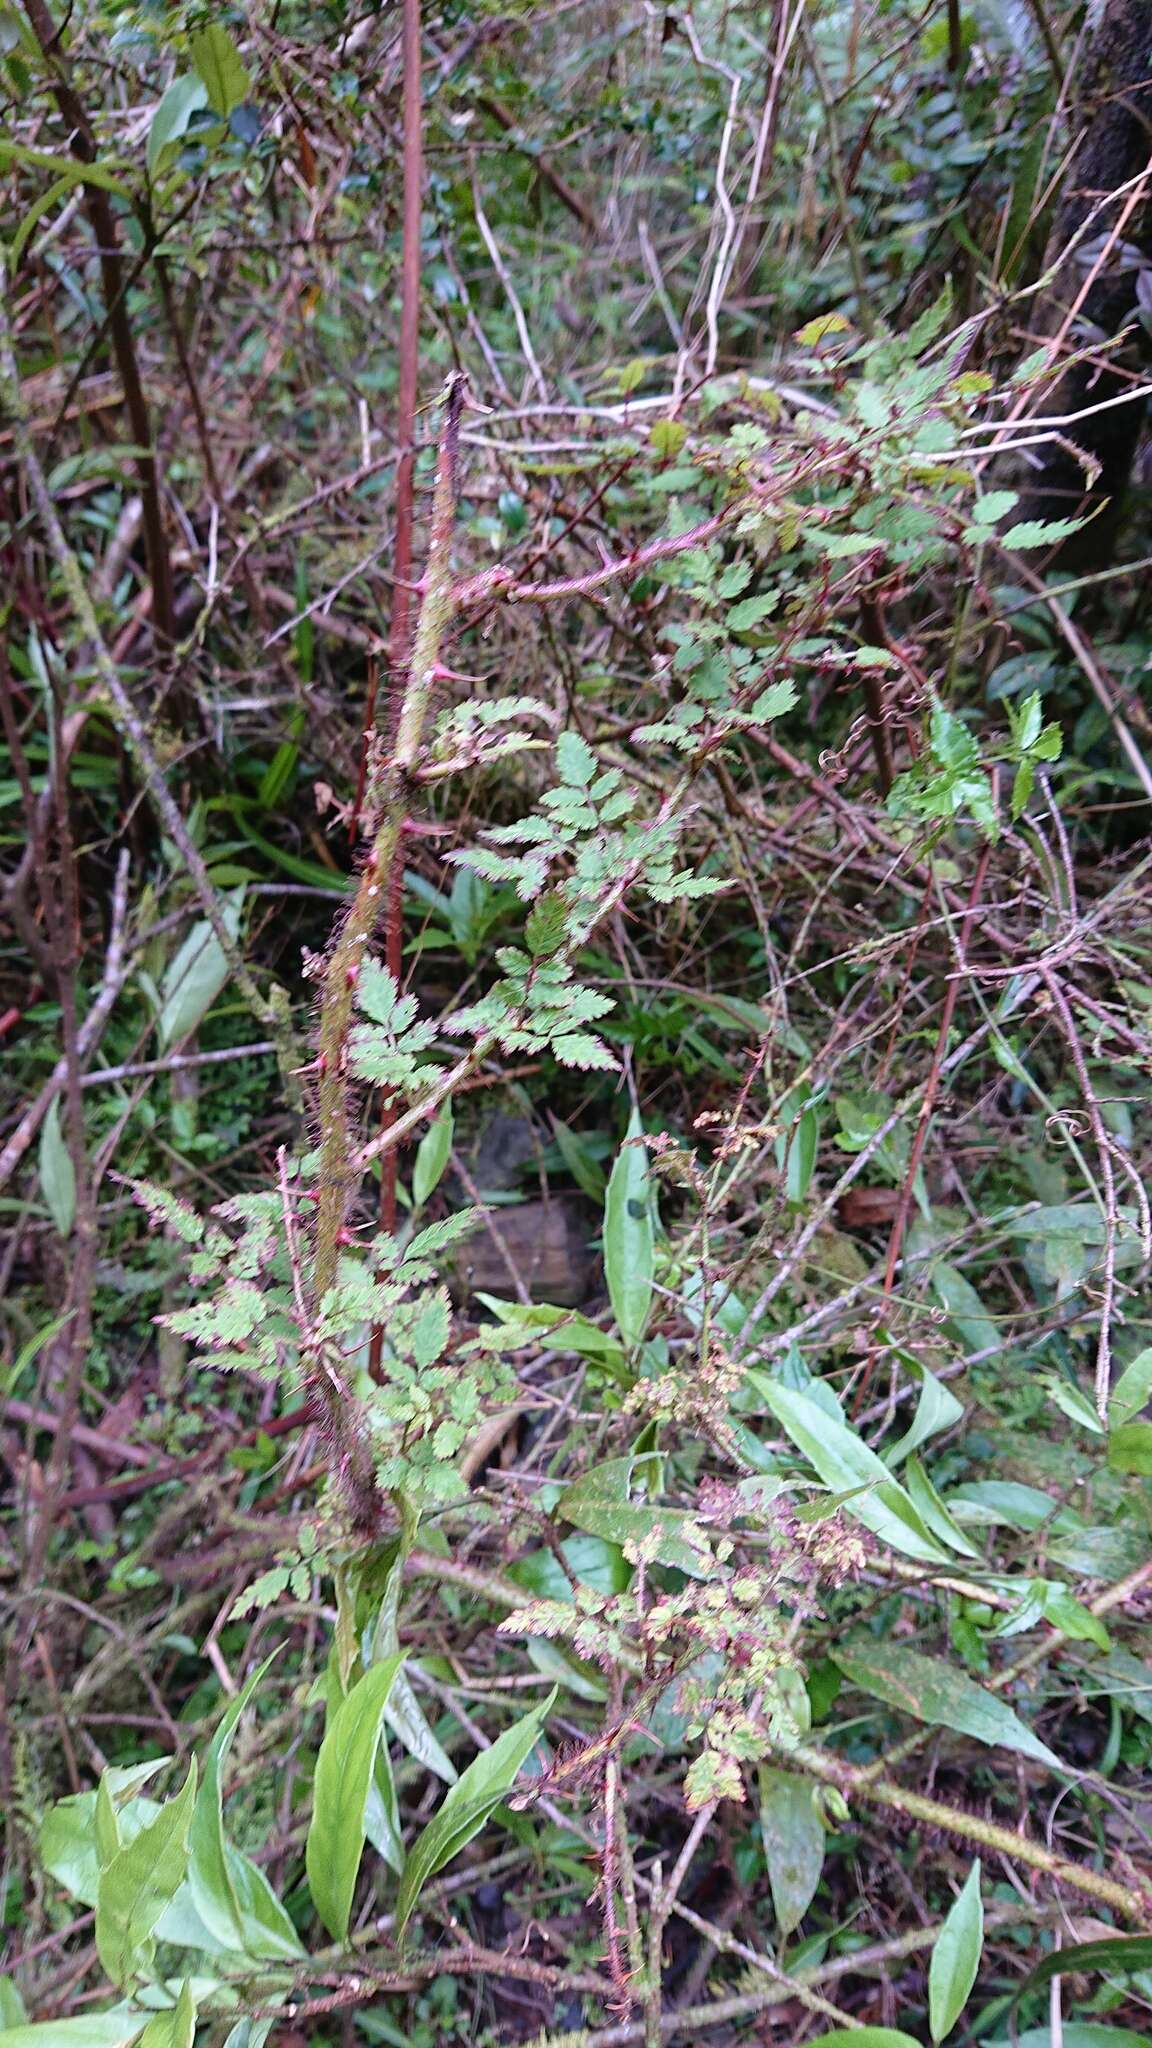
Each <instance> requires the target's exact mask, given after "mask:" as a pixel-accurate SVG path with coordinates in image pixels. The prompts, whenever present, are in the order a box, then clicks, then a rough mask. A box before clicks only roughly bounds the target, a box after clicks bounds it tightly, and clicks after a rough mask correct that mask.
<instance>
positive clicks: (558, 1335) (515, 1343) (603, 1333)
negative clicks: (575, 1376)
mask: <svg viewBox="0 0 1152 2048" xmlns="http://www.w3.org/2000/svg"><path fill="white" fill-rule="evenodd" d="M476 1298H477V1300H478V1301H480V1302H482V1303H483V1305H484V1307H485V1308H486V1309H488V1310H489V1312H490V1313H491V1314H492V1315H494V1316H495V1317H496V1320H497V1325H498V1327H495V1328H494V1327H493V1325H492V1324H490V1323H485V1324H483V1325H482V1326H481V1329H480V1332H479V1335H478V1338H477V1342H478V1343H479V1344H481V1345H482V1346H483V1348H484V1350H485V1351H519V1350H523V1349H524V1347H525V1346H526V1345H530V1346H532V1347H536V1346H538V1345H539V1341H540V1332H541V1331H542V1330H547V1331H549V1332H550V1333H551V1334H552V1342H551V1344H550V1345H549V1349H550V1350H552V1351H574V1352H575V1353H576V1356H577V1357H578V1358H586V1359H588V1360H589V1362H590V1363H591V1364H593V1365H598V1366H599V1367H600V1368H601V1370H602V1371H603V1372H606V1373H608V1374H609V1375H610V1376H611V1377H612V1378H613V1379H621V1380H625V1381H627V1384H628V1385H631V1383H632V1382H631V1375H630V1374H629V1372H628V1361H627V1359H626V1358H625V1356H624V1352H623V1350H622V1348H621V1345H620V1342H619V1339H618V1338H617V1337H616V1336H615V1335H613V1334H611V1333H610V1332H609V1331H607V1330H602V1329H600V1327H599V1325H598V1324H596V1323H593V1322H591V1321H589V1318H588V1317H587V1316H582V1315H580V1314H579V1313H578V1311H577V1310H576V1309H571V1308H562V1307H559V1306H557V1304H556V1303H555V1302H550V1301H537V1302H533V1303H531V1304H530V1305H526V1304H524V1303H521V1302H515V1301H500V1300H499V1299H498V1298H497V1297H496V1296H495V1295H492V1294H479V1295H477V1297H476Z"/></svg>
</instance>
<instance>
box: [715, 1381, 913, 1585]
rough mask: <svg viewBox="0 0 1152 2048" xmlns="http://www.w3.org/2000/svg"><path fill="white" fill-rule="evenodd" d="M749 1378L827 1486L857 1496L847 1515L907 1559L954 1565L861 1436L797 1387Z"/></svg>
mask: <svg viewBox="0 0 1152 2048" xmlns="http://www.w3.org/2000/svg"><path fill="white" fill-rule="evenodd" d="M748 1378H749V1380H750V1381H751V1382H752V1383H753V1384H754V1385H755V1388H756V1391H757V1393H758V1394H759V1395H760V1396H761V1397H762V1399H763V1400H764V1402H765V1404H766V1406H767V1407H769V1408H770V1409H771V1411H772V1413H773V1415H774V1416H775V1417H776V1420H777V1421H778V1422H779V1423H780V1424H781V1425H782V1427H783V1428H784V1429H785V1430H786V1431H787V1433H788V1435H789V1436H790V1437H791V1439H792V1442H793V1443H794V1444H795V1446H796V1448H797V1450H798V1451H802V1452H803V1454H804V1456H805V1457H806V1458H807V1459H808V1460H809V1462H810V1463H811V1464H812V1465H813V1466H814V1467H815V1469H816V1471H817V1472H818V1473H819V1475H820V1477H821V1479H822V1480H823V1481H824V1484H825V1486H827V1487H829V1488H830V1489H831V1491H832V1492H833V1493H841V1494H852V1495H853V1498H852V1499H851V1500H848V1501H846V1502H845V1504H844V1512H845V1514H848V1515H852V1516H853V1517H854V1518H855V1519H856V1521H858V1522H863V1524H864V1527H865V1528H866V1529H871V1531H872V1533H873V1535H874V1536H879V1537H880V1539H881V1541H882V1542H884V1543H887V1544H890V1545H891V1547H892V1549H893V1550H899V1551H901V1552H902V1553H903V1554H904V1555H905V1556H907V1557H920V1558H925V1559H927V1560H928V1561H929V1562H930V1563H932V1564H944V1563H950V1562H951V1558H950V1554H949V1552H948V1551H947V1550H946V1549H945V1548H944V1546H943V1544H941V1543H939V1542H938V1541H937V1540H936V1539H935V1537H933V1536H932V1535H931V1534H930V1533H929V1531H928V1529H927V1528H926V1527H925V1525H924V1522H923V1519H922V1517H921V1516H920V1514H919V1513H918V1511H917V1509H916V1507H915V1505H914V1504H913V1502H912V1500H911V1498H910V1496H909V1495H908V1493H907V1492H906V1491H905V1489H904V1487H902V1486H901V1485H900V1482H899V1480H896V1479H893V1477H892V1474H891V1473H890V1472H889V1470H888V1467H887V1465H885V1464H884V1462H883V1460H882V1459H880V1458H878V1457H877V1456H876V1453H875V1451H871V1450H869V1448H868V1446H867V1444H866V1443H864V1442H863V1441H862V1439H861V1438H860V1437H858V1436H857V1434H856V1432H855V1430H853V1429H849V1427H848V1424H847V1423H846V1422H841V1421H837V1419H836V1418H835V1417H834V1416H832V1415H829V1414H828V1413H826V1411H825V1410H824V1409H823V1408H822V1407H820V1406H819V1404H818V1403H817V1402H815V1401H813V1400H812V1399H811V1398H810V1397H809V1395H807V1394H802V1393H800V1392H798V1391H797V1390H796V1389H795V1388H793V1387H785V1386H782V1385H781V1384H780V1383H779V1381H777V1380H770V1379H768V1378H766V1376H765V1375H764V1374H763V1373H762V1372H750V1373H749V1374H748ZM860 1488H864V1489H866V1490H865V1491H863V1492H861V1491H859V1489H860Z"/></svg>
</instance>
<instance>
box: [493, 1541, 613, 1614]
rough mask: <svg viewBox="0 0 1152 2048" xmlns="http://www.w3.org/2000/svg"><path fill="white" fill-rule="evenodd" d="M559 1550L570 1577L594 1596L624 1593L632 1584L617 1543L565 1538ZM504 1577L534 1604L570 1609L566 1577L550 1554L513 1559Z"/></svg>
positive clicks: (572, 1596)
mask: <svg viewBox="0 0 1152 2048" xmlns="http://www.w3.org/2000/svg"><path fill="white" fill-rule="evenodd" d="M560 1550H561V1555H562V1556H563V1558H564V1562H565V1564H567V1566H568V1568H569V1570H570V1571H571V1573H572V1577H573V1578H574V1579H576V1580H578V1582H579V1583H580V1584H581V1585H583V1586H593V1587H595V1589H596V1591H597V1592H598V1593H626V1592H627V1590H628V1588H629V1586H630V1585H631V1583H632V1566H631V1565H630V1564H629V1563H628V1560H627V1558H626V1557H625V1555H624V1552H623V1551H622V1550H621V1548H620V1545H619V1544H618V1543H607V1542H605V1540H604V1538H603V1537H602V1536H569V1537H568V1538H567V1540H566V1541H565V1542H563V1543H562V1544H561V1545H560ZM508 1577H509V1578H510V1579H514V1580H515V1582H516V1584H517V1585H518V1586H523V1587H524V1590H525V1591H526V1592H528V1593H534V1594H535V1595H536V1598H537V1599H538V1600H564V1601H566V1602H568V1603H569V1605H571V1603H572V1602H573V1601H574V1599H575V1597H576V1596H575V1594H574V1592H573V1590H572V1581H571V1579H569V1577H568V1573H567V1572H566V1571H565V1570H564V1567H563V1565H562V1564H561V1563H560V1559H559V1558H558V1557H557V1556H556V1555H555V1554H554V1552H552V1551H551V1550H533V1551H531V1552H530V1553H529V1555H528V1556H527V1557H521V1558H517V1560H516V1562H515V1564H512V1565H509V1567H508Z"/></svg>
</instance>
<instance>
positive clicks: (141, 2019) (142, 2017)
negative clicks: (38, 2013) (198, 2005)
mask: <svg viewBox="0 0 1152 2048" xmlns="http://www.w3.org/2000/svg"><path fill="white" fill-rule="evenodd" d="M147 2024H148V2014H147V2013H146V2012H129V2011H127V2010H126V2009H124V2008H122V2007H118V2008H117V2009H116V2010H115V2011H113V2012H90V2013H85V2015H84V2016H83V2018H82V2019H74V2020H39V2021H36V2020H34V2021H33V2022H32V2023H31V2025H29V2026H26V2027H5V2028H4V2029H3V2031H0V2048H131V2043H132V2042H133V2041H138V2040H139V2039H140V2036H141V2034H142V2033H143V2031H144V2029H145V2027H146V2026H147Z"/></svg>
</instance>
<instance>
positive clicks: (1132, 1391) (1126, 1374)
mask: <svg viewBox="0 0 1152 2048" xmlns="http://www.w3.org/2000/svg"><path fill="white" fill-rule="evenodd" d="M1150 1400H1152V1345H1150V1346H1149V1348H1148V1350H1147V1351H1142V1352H1141V1353H1140V1355H1139V1357H1137V1358H1134V1359H1133V1360H1132V1363H1131V1365H1129V1366H1126V1367H1125V1369H1124V1371H1123V1372H1122V1373H1121V1375H1120V1377H1119V1379H1118V1380H1117V1382H1116V1384H1115V1386H1114V1387H1113V1389H1112V1393H1111V1396H1110V1397H1109V1401H1108V1421H1109V1423H1110V1425H1111V1427H1112V1428H1113V1429H1116V1428H1118V1427H1119V1426H1120V1425H1121V1424H1123V1423H1125V1422H1134V1421H1135V1420H1136V1417H1137V1416H1138V1415H1139V1413H1140V1410H1141V1409H1142V1408H1146V1407H1147V1405H1148V1402H1149V1401H1150Z"/></svg>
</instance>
